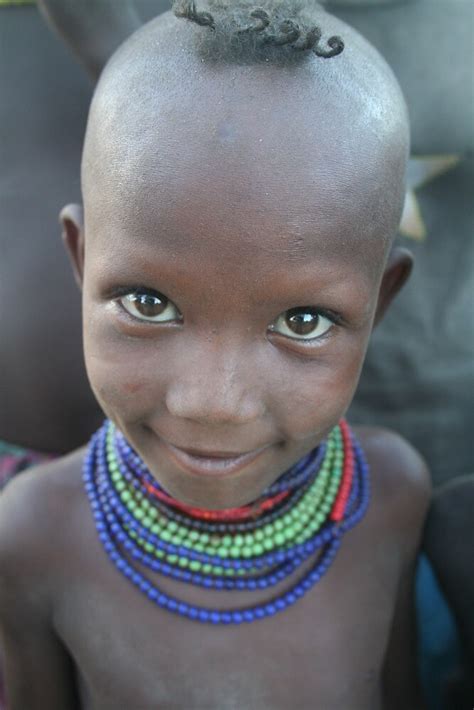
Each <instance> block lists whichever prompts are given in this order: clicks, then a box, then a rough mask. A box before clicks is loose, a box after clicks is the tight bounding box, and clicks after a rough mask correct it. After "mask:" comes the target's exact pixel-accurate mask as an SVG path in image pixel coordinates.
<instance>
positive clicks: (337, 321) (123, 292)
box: [107, 286, 344, 347]
mask: <svg viewBox="0 0 474 710" xmlns="http://www.w3.org/2000/svg"><path fill="white" fill-rule="evenodd" d="M134 293H140V294H143V295H149V296H153V297H158V298H160V297H164V298H167V297H166V296H164V294H161V293H160V292H158V291H156V290H155V289H152V288H147V287H144V286H121V287H119V288H116V289H114V290H113V291H112V292H110V293H109V294H108V296H107V297H108V299H110V300H112V301H115V302H116V303H117V305H118V306H119V308H120V309H121V310H122V312H123V314H124V315H125V316H126V317H127V318H129V319H130V320H132V321H133V322H134V323H137V322H138V323H142V324H145V323H147V324H155V325H165V324H169V323H173V322H174V321H173V320H168V321H152V320H146V319H145V318H144V319H143V320H142V319H140V318H138V317H136V316H134V315H133V314H131V313H130V312H129V311H128V310H127V309H126V308H125V306H124V305H123V304H122V303H121V302H120V299H121V298H123V297H124V296H130V295H133V294H134ZM167 300H169V299H167ZM169 302H170V303H173V302H172V301H169ZM173 305H174V304H173ZM291 311H295V312H297V311H299V312H301V313H304V312H309V311H314V313H315V314H317V315H318V316H321V317H323V318H325V319H327V320H328V321H330V322H331V324H332V325H331V327H329V328H328V329H327V330H326V331H324V333H322V334H321V335H318V336H316V337H313V338H304V337H291V336H288V335H284V334H282V333H279V332H278V331H276V330H275V329H274V327H272V326H273V325H274V323H276V322H277V321H278V319H279V318H282V317H283V316H284V315H285V313H289V312H291ZM178 312H179V311H178ZM343 323H344V319H343V318H342V316H341V315H340V314H339V313H336V312H334V311H331V310H329V309H326V308H316V307H314V306H302V307H300V308H292V309H288V310H287V311H283V313H281V314H280V315H279V316H277V318H276V319H275V320H274V321H273V322H272V324H270V326H269V327H268V330H269V331H270V332H271V333H272V334H273V335H276V336H277V337H281V338H285V339H286V340H289V341H291V342H293V343H296V344H301V345H303V346H306V347H309V346H311V345H312V344H314V343H315V342H321V341H322V340H324V339H326V337H327V334H328V333H329V332H330V331H331V330H332V329H333V326H339V325H342V324H343Z"/></svg>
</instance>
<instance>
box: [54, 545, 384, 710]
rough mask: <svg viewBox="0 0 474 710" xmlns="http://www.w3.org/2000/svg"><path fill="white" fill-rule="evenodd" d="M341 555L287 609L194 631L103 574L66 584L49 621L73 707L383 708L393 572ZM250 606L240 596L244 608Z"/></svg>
mask: <svg viewBox="0 0 474 710" xmlns="http://www.w3.org/2000/svg"><path fill="white" fill-rule="evenodd" d="M350 552H351V551H350V550H346V551H345V552H344V551H341V553H340V555H339V557H338V558H337V560H336V563H335V564H334V565H333V567H332V568H331V569H330V571H329V572H328V573H327V575H326V576H325V577H324V578H323V580H322V581H321V582H320V583H319V584H317V585H316V586H315V587H314V588H313V589H312V590H311V591H310V592H309V593H308V594H307V595H306V596H305V597H304V598H303V599H301V600H299V601H298V602H297V603H296V604H295V605H294V606H293V607H291V608H289V609H287V610H286V611H284V612H282V613H281V614H278V615H276V616H274V617H272V618H270V619H265V620H263V621H258V622H254V623H252V624H242V625H240V626H209V625H202V624H199V623H197V622H191V621H189V620H187V619H183V618H180V617H179V616H175V615H172V614H170V613H169V612H164V611H162V610H161V609H159V608H157V607H155V606H153V604H152V603H151V602H149V601H148V600H147V599H146V598H144V597H142V595H141V594H140V592H139V591H138V590H136V589H135V588H134V587H133V586H132V585H131V584H130V583H129V582H128V581H127V580H125V579H122V578H121V577H120V575H119V574H118V572H116V570H115V569H113V568H112V567H110V569H109V567H106V568H102V567H101V574H100V575H99V576H97V575H94V576H91V577H89V578H87V577H86V578H84V577H83V578H82V580H81V583H80V584H78V585H77V586H76V585H74V584H73V585H71V586H70V588H69V593H68V595H67V601H66V600H65V601H64V603H63V605H62V609H61V612H60V614H59V615H58V622H59V631H60V633H61V636H62V638H63V640H64V642H65V644H66V646H67V647H68V648H69V649H70V651H71V655H72V656H73V657H74V661H75V664H76V669H77V679H78V686H79V689H80V694H81V697H82V707H83V708H84V709H85V710H108V709H109V708H110V710H112V708H113V709H114V710H115V709H116V708H117V707H126V708H128V709H129V710H162V709H164V708H175V709H177V710H178V709H182V710H192V709H194V708H196V710H198V709H201V708H202V709H203V710H204V709H205V710H214V709H215V710H234V708H235V709H237V708H239V710H241V709H242V708H246V709H247V708H248V709H249V710H252V709H254V710H266V709H267V708H268V709H270V708H271V710H278V709H280V708H281V710H287V709H288V708H301V710H306V709H307V708H308V710H309V709H310V708H311V709H312V708H315V709H316V710H318V709H319V708H321V710H323V709H324V710H338V709H339V708H340V709H341V710H342V708H344V709H346V708H348V707H350V708H351V710H358V709H359V708H360V710H370V709H371V708H373V709H374V710H375V709H376V708H377V709H378V708H380V677H381V671H382V665H383V657H384V650H385V647H386V642H387V638H388V634H389V629H390V620H391V616H392V611H393V605H394V598H395V597H394V589H395V586H396V584H395V581H396V580H395V575H394V574H393V575H392V574H391V570H390V566H388V567H384V566H383V564H382V568H381V569H380V570H379V571H377V569H375V570H374V558H373V556H371V555H366V556H363V557H361V558H359V560H358V564H357V566H354V565H353V564H352V565H350V564H348V563H349V562H351V560H350V556H351V555H350ZM353 561H354V560H352V562H353ZM347 570H350V574H349V573H348V571H347ZM392 577H393V579H392ZM224 601H225V598H224ZM252 601H253V600H252V599H246V598H245V596H243V597H242V600H241V605H242V606H246V605H247V604H251V603H252ZM209 602H210V605H212V604H216V606H217V604H218V603H220V605H221V606H222V602H223V600H218V599H216V598H214V599H209ZM78 619H80V620H81V622H80V623H78V621H77V620H78Z"/></svg>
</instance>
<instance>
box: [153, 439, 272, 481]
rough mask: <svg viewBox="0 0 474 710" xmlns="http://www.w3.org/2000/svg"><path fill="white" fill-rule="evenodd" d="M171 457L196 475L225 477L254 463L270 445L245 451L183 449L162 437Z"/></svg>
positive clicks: (182, 467) (181, 466)
mask: <svg viewBox="0 0 474 710" xmlns="http://www.w3.org/2000/svg"><path fill="white" fill-rule="evenodd" d="M162 443H163V444H164V446H165V448H166V449H167V453H168V455H169V457H170V458H171V459H172V460H173V461H174V463H175V464H177V465H178V466H179V467H180V468H181V469H184V470H185V471H187V472H188V473H191V474H193V475H195V476H202V477H215V478H225V477H227V476H230V475H233V474H235V473H237V472H238V471H241V470H242V469H243V468H245V467H246V466H248V465H249V464H251V463H253V462H254V461H255V460H256V459H257V458H259V456H261V454H263V452H264V451H265V450H266V449H267V448H268V446H262V447H260V448H259V449H254V450H252V451H246V452H243V453H236V452H226V451H201V450H199V451H198V450H196V449H182V448H180V447H178V446H174V445H173V444H170V443H169V442H168V441H164V440H163V439H162Z"/></svg>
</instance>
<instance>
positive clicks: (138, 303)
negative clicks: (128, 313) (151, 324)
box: [134, 293, 167, 318]
mask: <svg viewBox="0 0 474 710" xmlns="http://www.w3.org/2000/svg"><path fill="white" fill-rule="evenodd" d="M134 302H135V307H136V309H137V311H138V312H139V313H141V315H142V316H145V317H147V318H153V317H154V316H159V315H160V314H161V313H163V311H164V310H165V308H166V306H167V299H166V298H165V297H164V296H161V297H158V296H152V295H150V294H147V293H140V294H137V295H136V296H135V298H134Z"/></svg>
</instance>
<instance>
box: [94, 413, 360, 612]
mask: <svg viewBox="0 0 474 710" xmlns="http://www.w3.org/2000/svg"><path fill="white" fill-rule="evenodd" d="M84 484H85V489H86V492H87V495H88V497H89V500H90V504H91V508H92V511H93V515H94V519H95V524H96V528H97V532H98V535H99V538H100V540H101V542H102V545H103V546H104V548H105V551H106V553H107V555H108V557H109V558H110V560H111V561H112V562H113V564H114V565H115V566H116V567H117V569H118V570H119V571H120V572H121V573H122V574H123V575H124V576H125V577H126V578H128V579H129V580H130V581H131V582H132V583H133V584H134V585H135V586H136V587H137V588H138V589H139V590H140V591H141V592H142V593H143V594H145V595H146V596H147V597H148V599H150V601H152V602H153V603H155V604H156V605H158V606H159V607H161V608H163V609H166V610H168V611H171V612H174V613H177V614H179V615H181V616H185V617H187V618H189V619H193V620H196V621H200V622H208V623H213V624H220V623H224V624H240V623H242V622H252V621H256V620H258V619H262V618H265V617H267V616H272V615H274V614H276V613H278V612H280V611H283V610H284V609H286V608H287V607H288V606H290V605H292V604H294V603H295V602H296V601H297V599H298V598H300V597H302V596H304V594H306V592H307V591H308V590H309V589H311V587H312V586H313V585H314V584H316V582H318V581H319V580H320V579H321V577H322V576H323V575H324V573H325V572H326V571H327V569H328V568H329V566H330V564H331V563H332V561H333V560H334V557H335V555H336V553H337V550H338V548H339V546H340V544H341V537H342V535H343V534H344V533H345V532H347V531H348V530H349V529H350V528H352V527H353V526H354V525H356V524H357V523H358V522H359V521H360V519H361V518H362V517H363V515H364V514H365V511H366V509H367V506H368V502H369V493H370V492H369V475H368V466H367V463H366V461H365V458H364V455H363V452H362V450H361V448H360V446H359V444H358V442H357V441H356V440H355V438H354V435H353V433H352V432H351V430H350V428H349V426H348V425H347V423H346V422H345V421H344V420H341V422H340V423H339V424H338V425H337V426H336V427H335V428H334V429H333V430H332V432H331V433H330V435H329V437H328V438H327V440H326V442H324V443H323V444H321V445H320V446H319V447H318V448H317V449H315V450H314V451H312V452H311V453H310V454H308V455H307V456H305V457H304V458H303V459H302V460H301V461H299V462H298V463H297V464H295V465H294V466H293V467H292V468H291V469H289V470H288V471H287V472H286V473H284V474H283V475H282V476H281V477H280V478H279V479H278V480H277V481H276V482H275V483H274V484H273V485H272V486H270V487H269V488H268V489H267V490H266V491H265V492H264V493H263V495H262V497H261V498H260V499H259V500H258V501H255V502H254V503H253V504H251V505H247V506H243V507H240V508H234V509H227V510H224V511H206V510H202V509H196V508H192V507H189V506H186V505H184V504H182V503H180V502H179V501H177V500H175V499H173V498H171V496H169V495H168V494H167V493H166V492H165V491H164V490H163V489H162V488H161V486H159V484H158V483H157V482H156V480H155V479H154V478H153V476H152V475H151V473H150V472H149V470H148V469H147V467H146V465H145V464H144V462H143V461H142V459H141V458H140V457H139V456H138V455H137V454H136V452H135V451H134V450H133V449H132V448H131V447H130V445H129V444H128V442H127V441H126V439H125V438H124V436H123V435H122V434H121V433H120V432H119V431H118V430H117V429H116V427H115V426H114V425H113V424H112V422H110V421H105V422H104V424H103V426H102V427H101V428H100V429H99V431H98V432H96V434H95V435H94V436H93V437H92V439H91V442H90V445H89V449H88V452H87V455H86V458H85V461H84ZM317 552H318V553H319V555H318V557H317V559H316V562H315V563H314V565H313V566H312V567H311V569H310V570H309V571H307V572H306V573H305V574H304V575H303V577H302V578H301V579H299V580H298V581H297V583H296V584H293V586H292V587H290V589H288V590H287V591H285V592H284V593H282V594H281V595H280V596H278V597H276V598H272V599H271V600H270V601H269V602H266V603H263V604H258V605H256V606H253V607H249V608H244V609H231V610H224V611H222V610H217V609H209V608H205V607H197V606H194V605H192V604H189V603H187V602H184V601H181V600H179V599H175V598H173V597H171V596H169V595H167V594H165V593H164V592H163V591H161V590H160V589H159V588H158V587H157V586H156V585H154V584H153V583H152V582H151V581H150V580H149V579H147V577H146V576H145V575H144V574H142V572H141V571H140V570H139V569H137V568H136V567H134V566H133V562H134V561H136V562H138V563H139V564H140V565H143V566H144V567H146V568H148V569H150V570H152V571H154V572H159V573H160V574H162V575H164V576H165V577H170V578H172V579H175V580H179V581H180V582H183V583H187V584H192V585H195V586H198V587H203V588H206V589H217V590H242V591H245V590H257V589H266V588H270V587H274V586H275V585H277V584H279V583H280V582H281V581H282V580H284V579H285V578H286V577H288V576H289V575H291V574H292V573H293V572H295V571H296V570H297V568H298V567H299V566H300V565H301V564H303V562H304V561H305V560H307V559H308V558H309V557H310V556H311V555H314V554H315V553H317Z"/></svg>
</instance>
